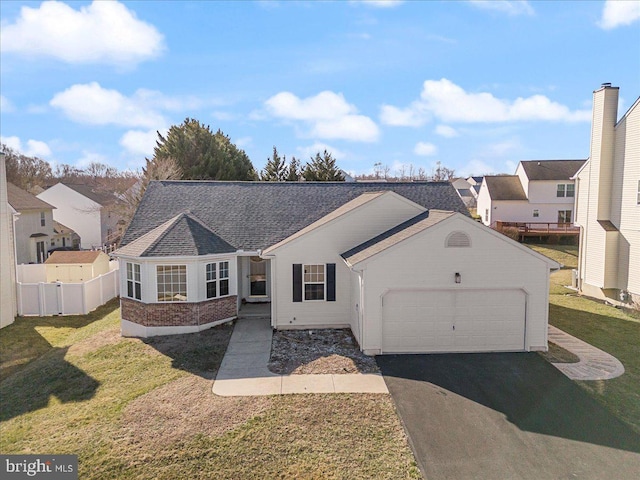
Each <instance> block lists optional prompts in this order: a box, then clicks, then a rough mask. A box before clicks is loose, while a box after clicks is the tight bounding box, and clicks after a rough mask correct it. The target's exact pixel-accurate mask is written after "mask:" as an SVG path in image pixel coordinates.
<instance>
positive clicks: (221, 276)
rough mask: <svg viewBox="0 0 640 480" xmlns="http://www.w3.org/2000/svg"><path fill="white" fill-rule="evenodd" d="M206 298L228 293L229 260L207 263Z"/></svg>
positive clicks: (222, 295)
mask: <svg viewBox="0 0 640 480" xmlns="http://www.w3.org/2000/svg"><path fill="white" fill-rule="evenodd" d="M206 275H207V277H206V282H207V298H217V297H224V296H227V295H229V262H217V263H215V262H214V263H207V266H206Z"/></svg>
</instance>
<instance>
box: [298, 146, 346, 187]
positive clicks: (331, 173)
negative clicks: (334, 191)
mask: <svg viewBox="0 0 640 480" xmlns="http://www.w3.org/2000/svg"><path fill="white" fill-rule="evenodd" d="M302 176H303V177H304V179H305V180H307V181H308V182H344V175H343V174H342V172H341V171H340V169H339V168H338V167H337V165H336V161H335V159H334V158H333V157H332V156H331V154H330V153H329V152H327V151H326V150H325V151H324V153H323V154H322V155H320V152H318V153H316V156H315V157H311V162H308V163H307V164H306V165H305V167H304V170H303V172H302Z"/></svg>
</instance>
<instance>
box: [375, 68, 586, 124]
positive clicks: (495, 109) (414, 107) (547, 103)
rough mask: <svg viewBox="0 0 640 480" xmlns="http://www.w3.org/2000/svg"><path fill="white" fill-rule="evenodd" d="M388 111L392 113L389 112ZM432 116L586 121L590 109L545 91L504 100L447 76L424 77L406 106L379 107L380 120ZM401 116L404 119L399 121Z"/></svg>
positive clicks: (474, 120)
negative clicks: (416, 97)
mask: <svg viewBox="0 0 640 480" xmlns="http://www.w3.org/2000/svg"><path fill="white" fill-rule="evenodd" d="M391 111H392V112H394V114H396V115H395V117H394V116H393V115H389V112H391ZM399 112H400V113H399ZM432 118H436V119H438V120H441V121H443V122H448V123H456V122H457V123H498V122H514V121H562V122H582V121H584V122H587V121H590V120H591V111H590V110H573V111H572V110H570V109H569V108H568V107H567V106H565V105H562V104H559V103H557V102H553V101H551V100H550V99H549V98H547V97H546V96H544V95H533V96H530V97H526V98H523V97H519V98H517V99H515V100H507V99H500V98H496V97H494V96H493V95H492V94H491V93H487V92H480V93H469V92H466V91H465V90H464V89H463V88H462V87H460V86H458V85H456V84H454V83H453V82H451V81H450V80H447V79H446V78H443V79H441V80H427V81H425V82H424V85H423V89H422V93H421V94H420V100H417V101H414V102H413V103H411V105H409V107H407V108H404V109H401V108H397V107H390V106H388V105H387V106H384V107H383V109H382V111H381V120H382V122H383V123H387V124H390V125H407V126H419V125H421V124H424V123H426V122H427V121H429V120H431V119H432ZM403 119H405V120H406V121H405V122H404V123H402V122H400V120H403ZM393 121H395V122H396V123H392V122H393Z"/></svg>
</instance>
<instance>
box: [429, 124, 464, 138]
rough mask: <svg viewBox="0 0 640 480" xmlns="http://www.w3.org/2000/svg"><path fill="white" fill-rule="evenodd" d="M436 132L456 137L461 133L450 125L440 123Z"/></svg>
mask: <svg viewBox="0 0 640 480" xmlns="http://www.w3.org/2000/svg"><path fill="white" fill-rule="evenodd" d="M435 133H436V135H440V136H441V137H445V138H454V137H457V136H459V135H460V134H459V133H458V131H457V130H456V129H455V128H453V127H450V126H449V125H438V126H437V127H436V129H435Z"/></svg>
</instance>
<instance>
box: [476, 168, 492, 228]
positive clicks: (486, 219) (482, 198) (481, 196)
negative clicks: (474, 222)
mask: <svg viewBox="0 0 640 480" xmlns="http://www.w3.org/2000/svg"><path fill="white" fill-rule="evenodd" d="M492 207H493V205H492V203H491V196H490V195H489V189H488V188H487V183H486V182H485V180H484V179H483V180H482V185H481V186H480V192H478V206H477V209H476V212H477V213H478V215H480V216H481V217H482V223H484V224H485V225H491V224H492V223H493V213H492V210H493V208H492ZM485 212H487V213H488V215H485Z"/></svg>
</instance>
